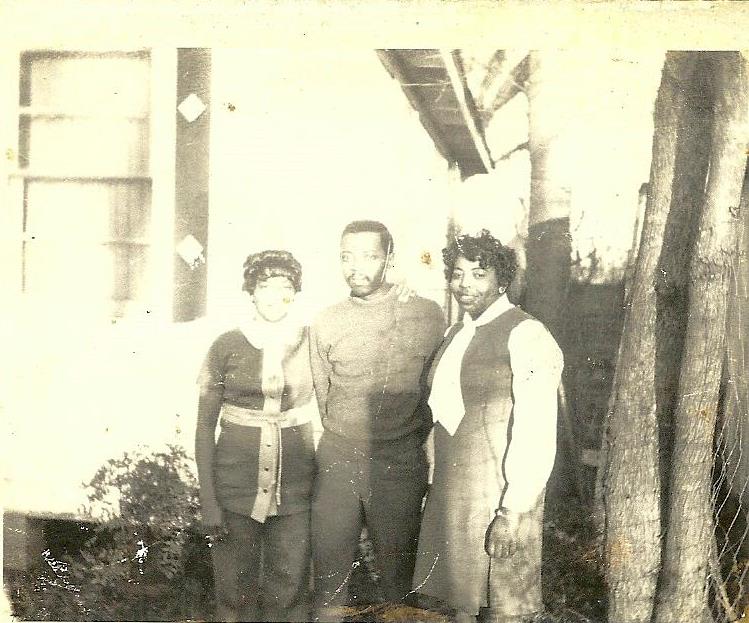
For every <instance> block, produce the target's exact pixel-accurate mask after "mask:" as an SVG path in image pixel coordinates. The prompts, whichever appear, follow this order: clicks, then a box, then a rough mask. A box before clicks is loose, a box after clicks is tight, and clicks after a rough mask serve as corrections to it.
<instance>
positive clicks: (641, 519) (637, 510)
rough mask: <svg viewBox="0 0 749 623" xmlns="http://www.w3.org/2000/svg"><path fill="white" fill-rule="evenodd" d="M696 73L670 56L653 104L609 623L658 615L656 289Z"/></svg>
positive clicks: (618, 405) (621, 363)
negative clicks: (685, 87) (688, 92)
mask: <svg viewBox="0 0 749 623" xmlns="http://www.w3.org/2000/svg"><path fill="white" fill-rule="evenodd" d="M693 67H694V58H693V57H692V56H690V55H687V54H678V53H677V54H668V55H667V56H666V62H665V64H664V69H663V78H662V80H661V85H660V87H659V90H658V96H657V98H656V102H655V111H654V119H655V136H654V139H653V159H652V164H651V170H650V185H649V186H650V194H649V196H648V201H647V205H646V208H645V218H644V223H643V231H642V238H641V241H640V249H639V252H638V255H637V261H636V264H635V271H634V277H633V283H632V296H631V299H630V301H629V304H628V306H627V309H626V312H625V317H624V328H623V332H622V339H621V343H620V346H619V356H618V360H617V365H616V378H615V384H614V388H613V392H612V401H611V405H612V406H611V409H610V413H609V414H608V417H607V423H608V427H607V431H606V441H607V451H606V456H607V464H606V472H605V475H604V482H605V486H604V506H605V511H606V517H605V525H606V541H605V556H606V575H607V581H608V586H609V616H608V620H609V622H610V623H649V622H650V620H651V617H652V614H653V605H654V600H655V590H656V581H657V578H658V569H659V566H660V532H661V524H660V521H661V520H660V479H659V474H658V460H659V459H658V422H657V416H656V413H657V409H656V386H655V365H656V342H655V328H656V290H655V283H656V271H657V268H658V263H659V258H660V257H661V252H662V245H663V237H664V233H665V230H666V223H667V219H668V213H669V209H670V207H671V199H672V181H673V178H674V170H675V166H676V154H677V135H678V129H679V127H680V125H681V115H682V113H683V109H684V103H685V95H684V92H683V91H682V90H681V89H680V88H679V84H680V83H683V82H686V81H687V80H688V79H689V78H690V77H691V74H692V71H693ZM674 79H675V80H674Z"/></svg>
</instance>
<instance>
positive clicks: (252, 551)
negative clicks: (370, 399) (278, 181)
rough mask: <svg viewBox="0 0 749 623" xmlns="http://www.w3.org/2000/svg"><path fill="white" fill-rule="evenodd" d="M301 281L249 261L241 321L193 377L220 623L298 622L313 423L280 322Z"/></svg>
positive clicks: (295, 345)
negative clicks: (218, 429)
mask: <svg viewBox="0 0 749 623" xmlns="http://www.w3.org/2000/svg"><path fill="white" fill-rule="evenodd" d="M301 276H302V275H301V266H300V265H299V262H297V260H296V259H295V258H294V257H293V256H292V255H291V253H288V252H286V251H263V252H261V253H255V254H253V255H250V256H249V257H248V258H247V261H246V262H245V264H244V287H243V289H244V290H246V291H247V292H248V293H249V295H250V299H251V304H250V306H249V310H248V311H249V313H248V315H247V318H246V320H245V321H244V322H243V323H241V325H240V326H239V327H238V328H237V329H234V330H233V331H229V332H227V333H224V334H223V335H220V336H219V337H218V338H217V339H216V340H215V341H214V342H213V344H212V346H211V347H210V350H209V351H208V355H207V356H206V359H205V363H204V365H203V368H202V371H201V375H200V388H201V391H200V402H199V406H198V425H197V432H196V438H195V457H196V461H197V466H198V476H199V481H200V500H201V508H202V519H203V524H204V528H205V530H206V532H207V534H208V539H209V544H210V546H211V551H212V557H213V564H214V576H215V586H216V618H217V619H218V620H221V621H257V620H265V621H305V620H307V619H308V616H309V610H308V596H307V592H308V588H309V564H310V563H309V560H310V552H309V547H310V539H309V522H310V497H311V492H312V481H313V478H314V473H315V462H314V444H313V422H314V421H318V422H319V415H318V412H317V406H316V402H315V400H314V396H313V389H312V377H311V372H310V366H309V337H308V331H307V328H306V327H304V326H303V325H302V324H301V323H300V322H297V321H296V319H295V317H294V314H293V313H291V312H292V307H293V306H292V303H293V301H294V298H295V295H296V294H297V292H298V291H299V290H300V288H301ZM217 423H220V426H221V432H220V435H219V437H218V441H216V440H215V431H216V425H217ZM261 560H262V577H261Z"/></svg>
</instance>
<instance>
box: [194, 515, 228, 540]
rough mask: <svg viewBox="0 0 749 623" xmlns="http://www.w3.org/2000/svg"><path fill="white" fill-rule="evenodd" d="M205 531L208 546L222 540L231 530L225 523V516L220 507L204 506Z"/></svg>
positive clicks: (203, 522)
mask: <svg viewBox="0 0 749 623" xmlns="http://www.w3.org/2000/svg"><path fill="white" fill-rule="evenodd" d="M201 512H202V515H203V521H202V524H203V532H204V533H205V540H206V541H208V546H209V547H210V546H212V545H213V544H214V543H217V542H218V541H221V540H222V539H223V538H224V537H225V536H226V535H227V534H229V531H228V530H227V529H226V526H225V525H224V518H223V515H222V513H221V509H220V508H219V507H215V508H203V509H202V511H201Z"/></svg>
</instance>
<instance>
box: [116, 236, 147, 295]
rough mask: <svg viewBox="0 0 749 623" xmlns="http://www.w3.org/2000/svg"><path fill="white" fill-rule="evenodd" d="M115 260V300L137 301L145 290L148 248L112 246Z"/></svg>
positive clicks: (133, 245)
mask: <svg viewBox="0 0 749 623" xmlns="http://www.w3.org/2000/svg"><path fill="white" fill-rule="evenodd" d="M110 246H111V248H112V254H113V258H114V267H115V275H114V292H113V295H112V298H114V299H115V300H122V301H126V300H130V301H136V300H138V299H140V298H141V296H142V295H143V293H144V290H145V283H144V281H145V275H146V265H147V263H148V247H146V246H144V245H139V244H112V245H110Z"/></svg>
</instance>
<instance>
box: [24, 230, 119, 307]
mask: <svg viewBox="0 0 749 623" xmlns="http://www.w3.org/2000/svg"><path fill="white" fill-rule="evenodd" d="M24 260H25V271H24V272H25V283H24V289H25V291H26V292H28V293H30V294H35V295H45V296H50V297H52V296H54V297H64V298H65V299H66V300H67V301H71V300H75V301H79V302H81V303H85V304H100V303H103V302H106V301H108V300H109V299H110V298H111V296H112V281H113V279H112V277H113V260H112V253H111V251H110V250H109V248H107V247H106V246H105V245H102V244H98V245H97V244H91V243H84V242H81V241H76V240H70V241H55V242H41V241H38V240H32V241H30V242H27V243H26V245H25V253H24ZM51 313H52V311H51Z"/></svg>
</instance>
